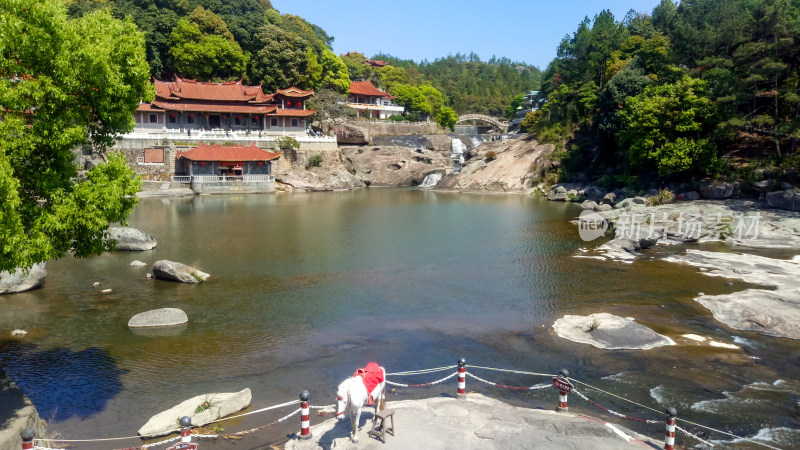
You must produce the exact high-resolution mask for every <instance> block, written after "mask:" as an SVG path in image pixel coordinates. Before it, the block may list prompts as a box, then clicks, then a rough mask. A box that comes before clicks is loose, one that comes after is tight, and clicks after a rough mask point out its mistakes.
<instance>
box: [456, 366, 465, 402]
mask: <svg viewBox="0 0 800 450" xmlns="http://www.w3.org/2000/svg"><path fill="white" fill-rule="evenodd" d="M456 398H460V399H465V398H467V361H466V360H465V359H464V358H461V359H459V360H458V393H457V394H456Z"/></svg>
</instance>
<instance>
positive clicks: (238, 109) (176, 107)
mask: <svg viewBox="0 0 800 450" xmlns="http://www.w3.org/2000/svg"><path fill="white" fill-rule="evenodd" d="M155 85H156V98H155V100H154V101H153V102H151V103H141V104H140V105H139V108H138V109H137V111H136V127H135V128H134V130H133V133H134V134H137V133H138V134H141V133H176V132H178V133H182V134H184V135H186V136H191V134H192V133H200V132H212V133H219V132H244V133H245V134H250V133H255V134H257V135H259V136H260V135H262V134H266V135H298V136H302V135H304V134H305V130H306V120H307V119H308V117H309V116H311V115H312V114H314V113H315V112H316V111H314V110H310V109H306V107H305V106H306V100H308V98H309V97H311V96H312V95H314V91H304V90H302V89H298V88H296V87H290V88H288V89H278V91H276V92H275V93H274V94H264V93H263V92H262V90H261V86H247V85H244V84H242V82H241V81H231V82H222V83H211V82H201V81H195V80H185V79H181V78H178V77H176V78H175V81H161V80H156V81H155Z"/></svg>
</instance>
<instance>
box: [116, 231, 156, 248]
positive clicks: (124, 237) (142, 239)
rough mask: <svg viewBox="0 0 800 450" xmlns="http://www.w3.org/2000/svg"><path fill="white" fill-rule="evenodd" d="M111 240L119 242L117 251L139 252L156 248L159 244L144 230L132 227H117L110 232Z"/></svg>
mask: <svg viewBox="0 0 800 450" xmlns="http://www.w3.org/2000/svg"><path fill="white" fill-rule="evenodd" d="M108 232H109V234H110V235H111V239H114V240H115V241H117V246H116V248H115V250H120V251H129V252H138V251H144V250H152V249H154V248H156V245H157V242H156V240H155V239H154V238H153V236H150V235H149V234H147V233H145V232H144V231H142V230H139V229H136V228H131V227H116V228H110V229H109V230H108Z"/></svg>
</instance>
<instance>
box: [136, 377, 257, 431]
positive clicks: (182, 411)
mask: <svg viewBox="0 0 800 450" xmlns="http://www.w3.org/2000/svg"><path fill="white" fill-rule="evenodd" d="M252 397H253V396H252V394H251V392H250V388H246V389H242V390H241V391H239V392H224V393H212V394H204V395H198V396H195V397H192V398H190V399H189V400H186V401H183V402H181V403H179V404H178V405H175V406H173V407H172V408H170V409H168V410H166V411H163V412H160V413H158V414H156V415H155V416H153V417H151V418H150V420H148V421H147V423H145V424H144V426H142V428H139V435H140V436H150V435H152V436H161V435H165V434H169V433H171V432H172V431H175V430H176V429H177V428H178V420H180V418H181V417H183V416H189V417H190V418H191V419H192V425H195V426H203V425H206V424H208V423H210V422H211V421H214V420H217V419H219V418H222V417H227V416H229V415H231V414H233V413H235V412H238V411H241V410H243V409H245V408H247V407H248V406H250V401H251V400H252ZM204 404H207V408H206V409H204V410H203V411H201V412H196V411H197V410H198V409H200V408H201V405H204Z"/></svg>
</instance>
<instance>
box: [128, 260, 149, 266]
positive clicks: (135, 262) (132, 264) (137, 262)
mask: <svg viewBox="0 0 800 450" xmlns="http://www.w3.org/2000/svg"><path fill="white" fill-rule="evenodd" d="M146 265H147V263H143V262H141V261H132V262H131V264H130V266H131V267H142V266H146Z"/></svg>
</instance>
